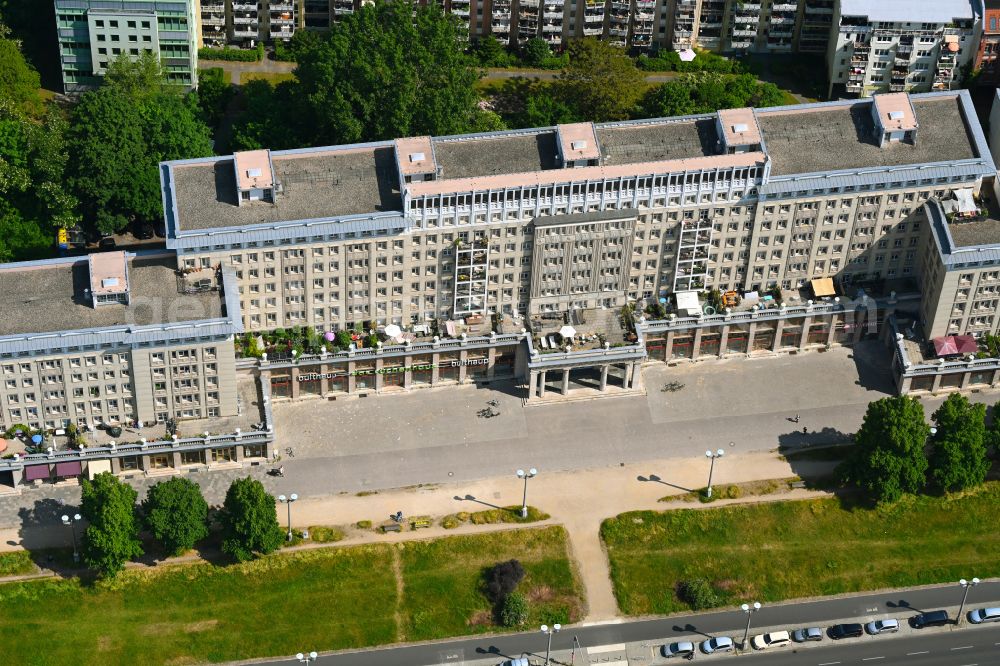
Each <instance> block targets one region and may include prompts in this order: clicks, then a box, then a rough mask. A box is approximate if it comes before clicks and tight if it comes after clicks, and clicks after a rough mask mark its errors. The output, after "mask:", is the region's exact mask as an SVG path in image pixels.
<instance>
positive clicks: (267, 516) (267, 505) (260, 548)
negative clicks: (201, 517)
mask: <svg viewBox="0 0 1000 666" xmlns="http://www.w3.org/2000/svg"><path fill="white" fill-rule="evenodd" d="M221 522H222V527H223V535H224V536H223V541H222V552H224V553H226V554H227V555H229V556H230V557H232V558H233V559H235V560H236V561H238V562H245V561H247V560H249V559H251V558H252V557H253V556H254V554H255V553H260V554H267V553H270V552H273V551H275V550H277V549H278V548H279V547H280V546H281V543H282V541H283V540H284V538H285V536H284V533H283V532H282V531H281V528H280V527H279V526H278V516H277V512H276V511H275V508H274V496H273V495H270V494H269V493H268V492H267V491H266V490H265V489H264V484H262V483H261V482H260V481H257V480H256V479H251V478H250V477H247V478H245V479H237V480H235V481H233V483H232V484H231V485H230V486H229V490H228V491H226V501H225V502H224V503H223V505H222V512H221Z"/></svg>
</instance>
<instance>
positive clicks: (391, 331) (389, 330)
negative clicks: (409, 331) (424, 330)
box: [385, 324, 403, 338]
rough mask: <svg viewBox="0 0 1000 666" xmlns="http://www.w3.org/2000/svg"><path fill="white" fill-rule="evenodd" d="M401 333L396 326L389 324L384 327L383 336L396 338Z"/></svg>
mask: <svg viewBox="0 0 1000 666" xmlns="http://www.w3.org/2000/svg"><path fill="white" fill-rule="evenodd" d="M402 332H403V329H401V328H400V327H399V326H396V325H395V324H389V325H388V326H386V327H385V335H386V337H389V338H395V337H398V336H399V334H400V333H402Z"/></svg>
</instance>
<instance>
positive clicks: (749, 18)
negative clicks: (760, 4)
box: [733, 14, 760, 23]
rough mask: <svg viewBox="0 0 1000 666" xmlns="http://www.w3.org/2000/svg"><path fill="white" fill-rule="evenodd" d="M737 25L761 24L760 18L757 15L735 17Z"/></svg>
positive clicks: (734, 20)
mask: <svg viewBox="0 0 1000 666" xmlns="http://www.w3.org/2000/svg"><path fill="white" fill-rule="evenodd" d="M733 22H735V23H759V22H760V16H758V15H757V14H738V15H736V16H734V17H733Z"/></svg>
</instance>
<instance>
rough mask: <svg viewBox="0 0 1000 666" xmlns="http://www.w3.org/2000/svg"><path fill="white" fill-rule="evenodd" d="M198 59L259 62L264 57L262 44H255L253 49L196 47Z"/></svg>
mask: <svg viewBox="0 0 1000 666" xmlns="http://www.w3.org/2000/svg"><path fill="white" fill-rule="evenodd" d="M198 59H199V60H227V61H230V62H260V61H261V60H263V59H264V45H263V44H257V48H255V49H234V48H232V47H230V46H227V47H225V48H221V49H210V48H202V49H198Z"/></svg>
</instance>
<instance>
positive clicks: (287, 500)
mask: <svg viewBox="0 0 1000 666" xmlns="http://www.w3.org/2000/svg"><path fill="white" fill-rule="evenodd" d="M298 498H299V496H298V495H296V494H295V493H292V494H291V495H289V496H288V497H285V496H284V495H278V501H279V502H281V503H282V504H285V505H287V506H288V540H289V541H291V540H292V502H294V501H295V500H297V499H298ZM310 654H312V653H310Z"/></svg>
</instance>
